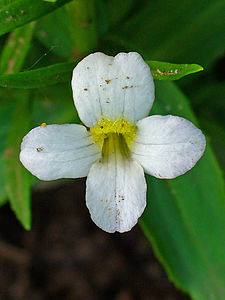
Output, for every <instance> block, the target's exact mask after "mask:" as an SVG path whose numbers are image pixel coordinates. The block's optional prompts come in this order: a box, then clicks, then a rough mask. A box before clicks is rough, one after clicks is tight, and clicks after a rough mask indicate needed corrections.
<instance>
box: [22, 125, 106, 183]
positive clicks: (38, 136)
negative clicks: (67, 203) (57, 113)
mask: <svg viewBox="0 0 225 300" xmlns="http://www.w3.org/2000/svg"><path fill="white" fill-rule="evenodd" d="M100 155H101V150H100V148H99V147H98V146H96V145H95V144H94V142H93V140H92V138H91V136H90V134H89V133H88V131H87V130H86V128H85V127H84V126H82V125H77V124H65V125H47V126H39V127H36V128H34V129H32V130H31V131H30V132H29V133H28V134H27V135H26V136H25V137H24V138H23V142H22V144H21V152H20V160H21V162H22V163H23V165H24V166H25V168H27V169H28V170H29V171H30V172H31V173H32V174H33V175H35V176H37V177H38V178H39V179H42V180H54V179H58V178H78V177H84V176H87V174H88V172H89V170H90V167H91V165H92V164H93V163H94V162H95V161H96V160H97V159H99V157H100Z"/></svg>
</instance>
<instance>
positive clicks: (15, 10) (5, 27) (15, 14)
mask: <svg viewBox="0 0 225 300" xmlns="http://www.w3.org/2000/svg"><path fill="white" fill-rule="evenodd" d="M70 1H71V0H58V1H57V2H55V3H50V2H45V1H42V0H35V1H31V0H15V1H13V2H10V3H9V4H6V5H5V6H3V7H1V9H0V35H2V34H4V33H7V32H9V31H12V30H13V29H15V28H17V27H19V26H22V25H24V24H26V23H29V22H30V21H34V20H36V19H38V18H40V17H41V16H44V15H46V14H48V13H50V12H51V11H53V10H55V9H57V8H58V7H60V6H62V5H64V4H66V3H68V2H70Z"/></svg>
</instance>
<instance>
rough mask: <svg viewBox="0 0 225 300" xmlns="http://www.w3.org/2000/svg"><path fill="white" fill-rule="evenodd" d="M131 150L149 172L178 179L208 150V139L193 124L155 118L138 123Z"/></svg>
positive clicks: (169, 118) (178, 118) (170, 117)
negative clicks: (206, 148) (206, 147)
mask: <svg viewBox="0 0 225 300" xmlns="http://www.w3.org/2000/svg"><path fill="white" fill-rule="evenodd" d="M137 126H138V133H137V137H136V140H135V142H134V144H133V145H132V146H131V148H130V150H131V152H132V157H133V159H135V160H136V161H138V162H139V163H140V164H141V165H142V167H143V168H144V170H145V172H146V173H148V174H150V175H153V176H155V177H157V178H175V177H177V176H179V175H182V174H184V173H185V172H187V171H188V170H190V169H191V168H192V167H193V166H194V165H195V164H196V163H197V161H198V160H199V159H200V157H201V156H202V154H203V152H204V150H205V145H206V141H205V136H204V135H203V134H202V132H201V130H200V129H198V128H197V127H195V126H194V125H193V124H192V123H191V122H190V121H188V120H186V119H184V118H180V117H176V116H170V115H168V116H158V115H155V116H151V117H148V118H145V119H143V120H141V121H139V122H138V123H137Z"/></svg>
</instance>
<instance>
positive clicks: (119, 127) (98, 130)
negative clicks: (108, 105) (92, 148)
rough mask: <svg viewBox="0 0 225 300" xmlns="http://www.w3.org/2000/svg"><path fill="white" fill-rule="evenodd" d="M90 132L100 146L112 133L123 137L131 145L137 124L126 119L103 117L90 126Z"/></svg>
mask: <svg viewBox="0 0 225 300" xmlns="http://www.w3.org/2000/svg"><path fill="white" fill-rule="evenodd" d="M90 133H91V134H92V137H93V140H94V141H95V143H96V144H98V145H99V146H100V147H102V146H103V144H104V140H105V139H106V138H109V137H110V136H112V135H116V136H120V137H123V139H124V140H125V142H126V144H127V146H129V145H130V144H131V143H132V142H133V141H134V139H135V137H136V133H137V126H136V125H133V124H131V123H130V122H129V121H127V120H125V119H120V120H116V121H111V120H109V119H105V118H102V119H101V120H100V121H99V122H98V124H97V125H96V126H95V127H93V128H90Z"/></svg>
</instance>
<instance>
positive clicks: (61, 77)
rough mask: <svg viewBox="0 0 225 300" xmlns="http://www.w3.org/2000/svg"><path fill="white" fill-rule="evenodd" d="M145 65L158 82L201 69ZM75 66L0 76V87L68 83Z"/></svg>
mask: <svg viewBox="0 0 225 300" xmlns="http://www.w3.org/2000/svg"><path fill="white" fill-rule="evenodd" d="M147 63H148V64H149V66H150V67H151V68H152V75H153V77H154V78H155V79H159V80H176V79H179V78H181V77H183V76H185V75H187V74H190V73H194V72H198V71H200V70H201V69H202V67H201V66H198V65H177V64H168V63H163V62H152V61H147ZM76 64H77V62H72V63H60V64H55V65H51V66H48V67H44V68H40V69H35V70H31V71H25V72H20V73H17V74H8V75H0V86H2V87H11V88H22V89H29V88H38V87H43V86H47V85H53V84H56V83H60V82H61V83H63V82H69V81H70V80H71V78H72V71H73V69H74V67H75V66H76ZM168 66H169V67H168ZM175 66H176V67H175ZM178 66H179V69H178ZM159 67H160V68H161V69H160V70H159V69H158V68H159ZM161 70H164V72H167V73H168V72H170V71H171V70H173V72H174V73H172V74H160V72H162V71H161ZM167 70H168V71H167ZM176 70H178V71H176Z"/></svg>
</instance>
